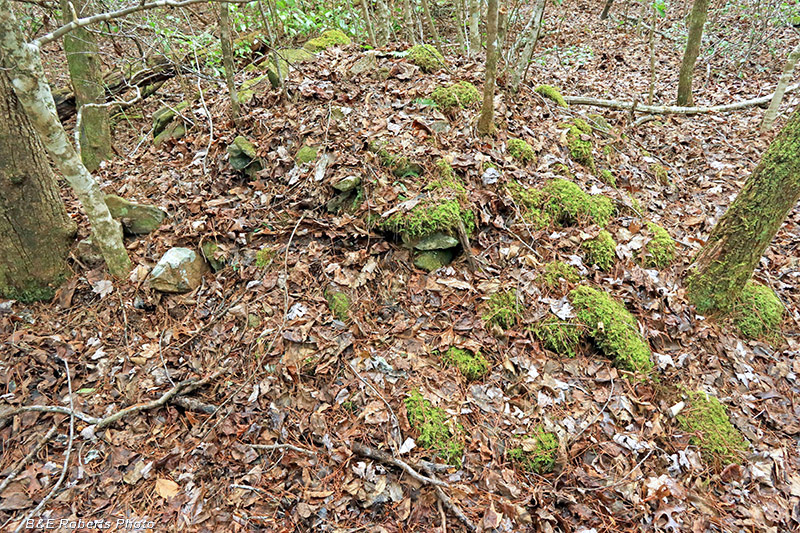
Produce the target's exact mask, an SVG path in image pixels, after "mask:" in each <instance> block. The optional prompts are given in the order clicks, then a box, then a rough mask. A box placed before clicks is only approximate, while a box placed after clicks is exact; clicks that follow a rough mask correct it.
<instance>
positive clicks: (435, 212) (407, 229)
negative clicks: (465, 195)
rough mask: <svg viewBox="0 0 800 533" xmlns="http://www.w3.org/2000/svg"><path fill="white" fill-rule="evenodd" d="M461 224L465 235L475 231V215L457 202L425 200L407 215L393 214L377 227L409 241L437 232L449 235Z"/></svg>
mask: <svg viewBox="0 0 800 533" xmlns="http://www.w3.org/2000/svg"><path fill="white" fill-rule="evenodd" d="M459 221H461V222H463V224H464V229H466V230H467V234H468V235H469V234H471V233H472V232H473V231H475V214H474V213H473V212H472V211H470V210H469V209H465V208H462V207H461V204H459V202H458V200H444V201H435V200H433V199H427V200H423V201H421V202H420V203H419V204H417V205H416V206H415V207H414V208H413V209H412V210H411V211H409V212H407V213H400V212H397V213H394V214H393V215H392V216H390V217H389V218H387V219H386V220H383V221H381V222H380V223H379V224H378V226H379V227H380V228H381V229H383V230H387V231H391V232H392V233H396V234H398V235H404V236H406V237H407V238H409V239H417V238H421V237H425V236H427V235H430V234H432V233H436V232H437V231H441V232H443V233H449V232H451V231H453V230H454V228H456V227H457V226H458V224H459Z"/></svg>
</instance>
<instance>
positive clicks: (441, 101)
mask: <svg viewBox="0 0 800 533" xmlns="http://www.w3.org/2000/svg"><path fill="white" fill-rule="evenodd" d="M431 99H432V100H433V101H434V102H436V105H438V106H439V107H440V108H441V109H442V110H443V111H452V110H453V109H456V108H459V107H473V106H475V104H477V103H478V102H480V101H481V93H480V92H479V91H478V89H477V87H475V86H474V85H472V84H471V83H470V82H468V81H460V82H458V83H454V84H452V85H449V86H447V87H437V88H436V89H434V90H433V92H432V93H431Z"/></svg>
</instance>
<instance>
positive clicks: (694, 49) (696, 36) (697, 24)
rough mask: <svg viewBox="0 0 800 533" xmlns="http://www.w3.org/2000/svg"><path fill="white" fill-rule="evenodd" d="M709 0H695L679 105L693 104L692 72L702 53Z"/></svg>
mask: <svg viewBox="0 0 800 533" xmlns="http://www.w3.org/2000/svg"><path fill="white" fill-rule="evenodd" d="M708 2H709V0H694V5H693V6H692V14H691V16H690V17H689V40H688V41H687V42H686V50H685V51H684V53H683V61H682V62H681V70H680V74H679V75H678V100H677V104H678V105H679V106H687V105H692V103H693V98H692V74H693V72H694V64H695V62H696V61H697V56H698V55H700V43H701V42H702V40H703V26H705V23H706V17H708Z"/></svg>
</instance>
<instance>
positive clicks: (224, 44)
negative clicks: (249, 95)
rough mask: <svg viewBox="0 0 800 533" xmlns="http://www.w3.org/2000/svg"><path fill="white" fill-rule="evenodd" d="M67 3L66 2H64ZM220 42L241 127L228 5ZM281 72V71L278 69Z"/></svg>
mask: <svg viewBox="0 0 800 533" xmlns="http://www.w3.org/2000/svg"><path fill="white" fill-rule="evenodd" d="M64 1H66V0H64ZM219 33H220V36H219V41H220V47H221V48H222V66H223V67H225V85H227V86H228V95H229V96H230V100H231V116H232V118H233V122H234V124H236V125H237V126H238V125H239V116H240V115H241V110H240V109H239V96H238V95H237V93H236V83H235V82H234V80H233V52H232V51H231V25H230V22H228V4H226V3H225V2H222V3H220V5H219ZM278 70H280V69H278Z"/></svg>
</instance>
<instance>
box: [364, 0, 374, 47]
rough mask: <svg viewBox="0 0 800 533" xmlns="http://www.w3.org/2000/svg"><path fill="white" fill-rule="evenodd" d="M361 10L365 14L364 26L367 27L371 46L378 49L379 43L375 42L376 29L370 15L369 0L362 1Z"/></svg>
mask: <svg viewBox="0 0 800 533" xmlns="http://www.w3.org/2000/svg"><path fill="white" fill-rule="evenodd" d="M361 10H362V11H363V12H364V24H366V25H367V34H368V35H369V44H371V45H372V47H373V48H377V47H378V41H376V40H375V28H374V27H373V26H372V16H371V15H370V13H369V2H368V1H367V0H361Z"/></svg>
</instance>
